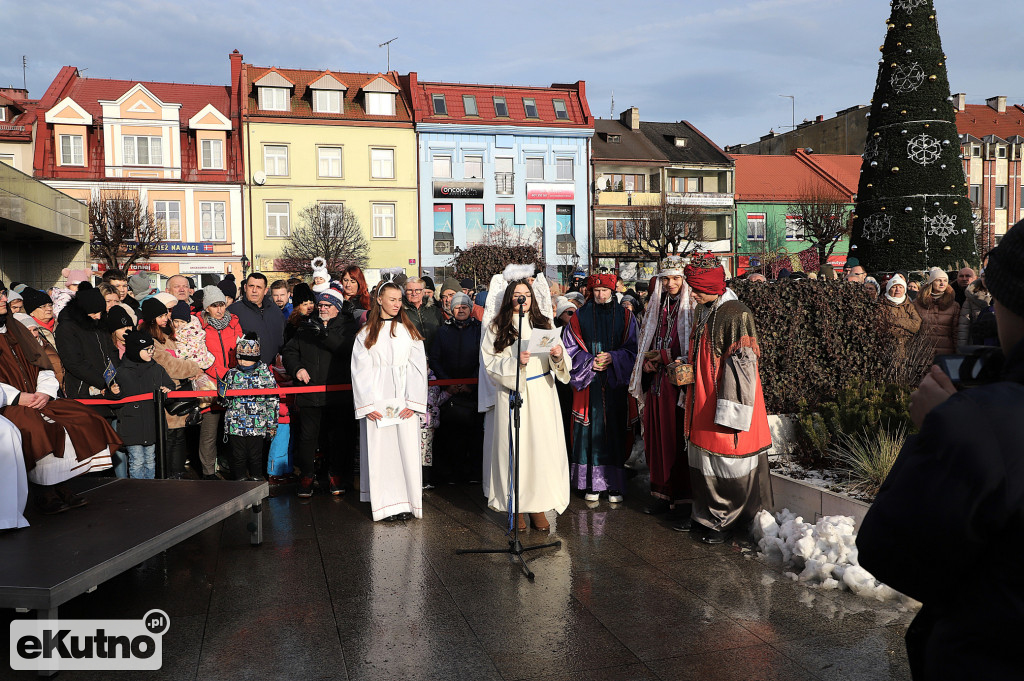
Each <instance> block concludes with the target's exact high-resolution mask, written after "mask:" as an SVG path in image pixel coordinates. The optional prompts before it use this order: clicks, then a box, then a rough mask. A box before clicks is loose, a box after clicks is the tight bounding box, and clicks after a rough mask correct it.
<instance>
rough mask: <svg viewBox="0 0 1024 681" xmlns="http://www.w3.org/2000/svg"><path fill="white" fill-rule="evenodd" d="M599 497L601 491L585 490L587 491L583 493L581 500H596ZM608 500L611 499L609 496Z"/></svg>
mask: <svg viewBox="0 0 1024 681" xmlns="http://www.w3.org/2000/svg"><path fill="white" fill-rule="evenodd" d="M600 498H601V493H600V492H592V491H590V490H587V493H586V494H584V495H583V500H584V501H598V500H599V499H600ZM608 501H611V498H610V497H609V499H608ZM620 501H621V499H620Z"/></svg>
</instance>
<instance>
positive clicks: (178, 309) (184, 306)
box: [171, 300, 192, 322]
mask: <svg viewBox="0 0 1024 681" xmlns="http://www.w3.org/2000/svg"><path fill="white" fill-rule="evenodd" d="M171 319H180V320H181V321H183V322H190V321H192V306H191V305H189V304H188V302H186V301H184V300H179V301H178V302H177V303H175V304H174V307H172V308H171Z"/></svg>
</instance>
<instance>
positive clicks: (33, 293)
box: [21, 288, 53, 314]
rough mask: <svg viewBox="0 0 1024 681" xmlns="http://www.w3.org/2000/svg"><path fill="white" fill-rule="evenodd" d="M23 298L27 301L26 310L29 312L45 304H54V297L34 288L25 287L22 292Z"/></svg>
mask: <svg viewBox="0 0 1024 681" xmlns="http://www.w3.org/2000/svg"><path fill="white" fill-rule="evenodd" d="M21 298H22V300H24V301H25V312H27V313H29V314H32V312H33V311H35V310H37V309H39V308H41V307H42V306H43V305H52V304H53V299H52V298H50V296H48V295H46V294H45V293H43V292H42V291H39V290H37V289H34V288H25V289H24V290H23V291H22V292H21Z"/></svg>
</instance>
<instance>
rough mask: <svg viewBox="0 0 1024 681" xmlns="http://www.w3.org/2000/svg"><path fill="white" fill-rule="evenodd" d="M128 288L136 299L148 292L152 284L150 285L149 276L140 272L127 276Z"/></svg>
mask: <svg viewBox="0 0 1024 681" xmlns="http://www.w3.org/2000/svg"><path fill="white" fill-rule="evenodd" d="M128 288H129V289H131V292H132V296H134V297H135V298H136V299H138V298H142V297H143V296H145V295H146V294H148V293H149V291H150V289H151V288H152V286H150V283H149V277H147V276H146V275H145V274H142V273H141V272H140V273H138V274H133V275H132V276H130V277H128Z"/></svg>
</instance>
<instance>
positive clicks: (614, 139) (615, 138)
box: [608, 135, 622, 144]
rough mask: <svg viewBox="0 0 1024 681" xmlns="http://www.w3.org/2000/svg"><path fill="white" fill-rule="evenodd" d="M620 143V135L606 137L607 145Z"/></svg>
mask: <svg viewBox="0 0 1024 681" xmlns="http://www.w3.org/2000/svg"><path fill="white" fill-rule="evenodd" d="M621 142H622V135H608V144H619V143H621Z"/></svg>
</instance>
